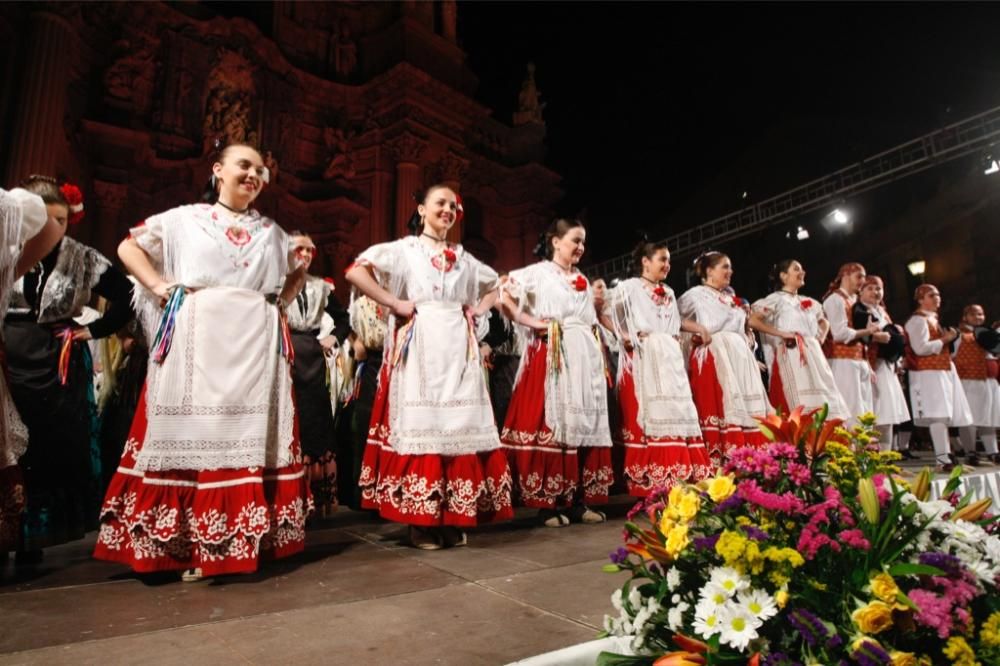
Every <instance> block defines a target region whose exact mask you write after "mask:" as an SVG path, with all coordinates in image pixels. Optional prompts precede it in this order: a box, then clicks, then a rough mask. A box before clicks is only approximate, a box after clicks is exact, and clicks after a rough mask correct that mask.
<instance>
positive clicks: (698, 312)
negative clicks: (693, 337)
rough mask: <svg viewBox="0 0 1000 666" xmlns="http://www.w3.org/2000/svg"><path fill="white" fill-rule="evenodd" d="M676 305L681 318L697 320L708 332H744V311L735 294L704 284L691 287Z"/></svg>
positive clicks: (745, 319)
mask: <svg viewBox="0 0 1000 666" xmlns="http://www.w3.org/2000/svg"><path fill="white" fill-rule="evenodd" d="M677 306H678V308H679V309H680V314H681V316H682V317H683V318H685V319H693V320H695V321H697V322H698V323H699V324H701V325H702V326H704V327H705V328H707V329H708V332H709V333H718V332H720V331H729V332H732V333H739V334H741V335H742V334H745V333H746V323H747V315H746V312H744V310H743V308H742V307H740V305H739V302H738V300H737V299H736V297H735V296H730V295H729V294H724V293H722V292H721V291H719V290H718V289H713V288H712V287H709V286H706V285H699V286H697V287H691V288H690V289H688V290H687V291H686V292H684V294H683V295H682V296H681V297H680V299H679V300H678V301H677Z"/></svg>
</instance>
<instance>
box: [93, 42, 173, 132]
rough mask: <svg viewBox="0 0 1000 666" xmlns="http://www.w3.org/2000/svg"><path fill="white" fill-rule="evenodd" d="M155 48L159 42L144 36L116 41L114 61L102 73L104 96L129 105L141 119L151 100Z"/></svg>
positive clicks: (147, 110) (154, 71)
mask: <svg viewBox="0 0 1000 666" xmlns="http://www.w3.org/2000/svg"><path fill="white" fill-rule="evenodd" d="M159 47H160V40H159V39H157V38H156V37H153V36H151V35H146V34H140V35H138V36H137V37H136V38H134V39H133V40H129V39H121V40H119V41H118V42H116V43H115V45H114V51H115V53H117V54H118V55H117V59H116V60H115V61H114V62H113V63H111V66H110V67H108V69H107V70H105V72H104V90H105V92H106V93H107V95H108V97H110V98H111V99H113V100H117V101H120V102H125V103H130V104H131V105H132V108H133V109H134V110H135V112H136V113H137V114H139V115H142V116H145V115H146V114H147V113H148V112H149V110H150V107H151V105H152V101H153V86H154V84H155V82H156V52H157V50H158V49H159Z"/></svg>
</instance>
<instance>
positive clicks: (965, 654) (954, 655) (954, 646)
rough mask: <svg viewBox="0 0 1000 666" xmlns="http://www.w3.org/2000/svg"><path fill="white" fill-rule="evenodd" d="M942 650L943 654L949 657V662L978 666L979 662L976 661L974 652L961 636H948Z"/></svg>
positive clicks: (965, 665) (956, 665)
mask: <svg viewBox="0 0 1000 666" xmlns="http://www.w3.org/2000/svg"><path fill="white" fill-rule="evenodd" d="M942 652H943V653H944V656H946V657H948V659H951V663H952V664H954V665H955V666H980V663H979V662H978V661H976V653H975V652H973V651H972V648H971V647H969V644H968V643H967V642H965V639H964V638H962V637H961V636H952V637H951V638H949V639H948V642H947V643H945V646H944V649H943V650H942Z"/></svg>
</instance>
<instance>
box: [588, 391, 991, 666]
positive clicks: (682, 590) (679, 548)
mask: <svg viewBox="0 0 1000 666" xmlns="http://www.w3.org/2000/svg"><path fill="white" fill-rule="evenodd" d="M860 421H861V423H860V425H858V426H856V427H855V428H853V429H852V430H851V431H848V430H846V429H844V428H843V427H841V423H840V422H839V421H838V420H833V419H831V420H827V419H826V410H825V409H824V410H817V411H816V412H811V413H808V414H804V413H803V412H802V410H801V408H800V409H797V410H795V411H794V412H792V413H791V414H789V415H787V416H771V417H768V418H767V419H766V420H762V421H761V429H762V431H763V432H764V433H765V434H766V435H767V436H768V438H769V439H770V440H771V443H770V444H769V445H767V446H765V447H763V448H760V449H753V448H742V449H738V450H736V451H734V452H733V453H732V454H731V457H730V460H729V462H728V463H727V464H726V466H725V467H724V469H723V470H722V471H721V472H720V474H719V475H718V476H716V477H714V478H710V479H706V480H704V481H701V482H699V483H698V484H682V485H676V486H674V487H673V488H671V489H670V490H669V492H666V491H664V492H662V493H660V494H659V495H657V496H651V497H649V498H647V499H646V500H645V501H644V502H643V503H640V504H639V505H637V506H636V508H634V509H633V510H632V512H631V513H630V515H629V522H627V523H626V529H625V535H624V539H625V544H624V546H623V547H621V548H619V549H618V550H617V551H616V552H615V553H612V554H611V560H612V564H609V565H606V566H605V567H604V568H605V571H608V572H620V571H625V572H628V573H629V574H630V576H629V579H628V581H627V582H626V583H625V584H624V585H623V586H622V588H621V589H620V590H617V591H616V592H615V593H614V595H612V603H613V605H614V606H615V608H616V609H617V610H618V611H619V613H620V615H619V617H606V618H605V635H612V636H622V637H628V638H629V639H631V649H632V654H631V655H615V654H610V653H606V652H605V653H602V654H601V656H600V658H599V660H598V662H597V663H598V665H599V666H633V665H634V666H638V665H642V664H645V665H650V664H651V665H655V666H693V665H698V664H751V665H753V666H792V665H793V664H800V665H803V666H808V665H815V664H823V665H834V664H838V665H845V666H847V665H853V664H858V665H861V666H871V665H876V664H878V665H881V664H892V665H893V666H916V665H923V664H926V665H937V664H959V665H961V666H973V665H974V664H982V665H984V666H986V665H990V664H1000V590H998V585H1000V539H998V537H997V536H996V532H997V530H996V528H997V522H996V518H994V517H992V516H990V515H989V514H988V513H987V509H988V508H989V503H990V501H989V500H988V499H987V500H982V501H978V502H977V501H975V500H973V499H972V498H971V497H969V496H965V497H959V495H958V494H957V493H956V489H957V488H958V487H959V480H960V479H959V474H960V470H956V472H955V473H953V474H952V475H951V477H950V478H949V481H948V483H947V486H946V488H945V491H944V494H943V499H940V500H930V499H929V495H930V492H929V491H930V480H931V475H930V471H929V470H926V469H925V470H924V471H922V472H921V473H920V474H919V475H918V476H916V477H914V478H912V480H911V481H909V482H908V481H907V480H905V479H903V478H901V477H900V476H899V474H900V471H899V469H898V468H897V467H896V466H895V465H894V464H893V463H894V462H895V461H896V460H898V458H899V455H898V454H896V453H893V452H879V451H878V447H877V441H878V437H877V434H876V433H875V431H874V417H873V416H872V415H870V414H866V415H864V416H862V417H861V419H860Z"/></svg>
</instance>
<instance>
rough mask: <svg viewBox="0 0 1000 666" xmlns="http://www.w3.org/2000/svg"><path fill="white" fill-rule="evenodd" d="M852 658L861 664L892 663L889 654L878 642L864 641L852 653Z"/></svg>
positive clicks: (877, 664) (874, 665)
mask: <svg viewBox="0 0 1000 666" xmlns="http://www.w3.org/2000/svg"><path fill="white" fill-rule="evenodd" d="M851 659H853V660H854V661H856V662H857V663H858V664H859V666H886V665H887V664H891V663H892V658H891V657H890V656H889V654H888V653H887V652H886V651H885V650H883V649H882V648H881V647H879V645H878V644H876V643H872V642H870V641H864V642H863V643H862V644H861V645H860V646H859V647H858V649H857V650H855V651H854V652H852V653H851Z"/></svg>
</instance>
